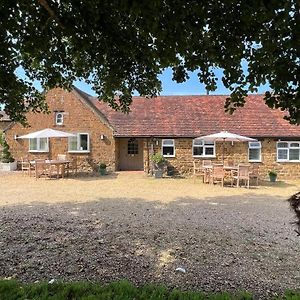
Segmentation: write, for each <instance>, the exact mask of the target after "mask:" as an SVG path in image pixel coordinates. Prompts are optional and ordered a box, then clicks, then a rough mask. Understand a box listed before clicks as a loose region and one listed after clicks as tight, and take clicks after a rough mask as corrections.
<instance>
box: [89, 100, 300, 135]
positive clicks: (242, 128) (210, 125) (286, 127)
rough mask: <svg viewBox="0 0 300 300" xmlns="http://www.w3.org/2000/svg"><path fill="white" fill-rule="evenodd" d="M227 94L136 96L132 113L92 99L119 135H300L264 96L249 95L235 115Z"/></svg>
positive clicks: (299, 130)
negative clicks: (228, 108)
mask: <svg viewBox="0 0 300 300" xmlns="http://www.w3.org/2000/svg"><path fill="white" fill-rule="evenodd" d="M226 97H227V96H213V95H209V96H160V97H156V98H152V99H146V98H143V97H133V102H132V104H131V107H130V108H131V112H130V113H129V114H123V113H121V112H116V111H114V110H113V109H111V108H110V107H109V106H108V105H107V104H106V103H103V102H99V101H98V100H97V99H96V98H94V97H88V100H89V101H91V103H92V104H93V105H94V106H95V107H96V108H97V109H98V110H99V111H101V112H102V113H103V114H104V115H105V116H106V117H107V119H108V121H109V122H110V124H111V125H112V127H113V128H114V135H115V136H116V137H128V136H136V137H145V136H156V137H198V136H201V135H207V134H211V133H215V132H219V131H221V130H226V131H229V132H233V133H236V134H241V135H246V136H250V137H291V138H295V137H298V138H299V137H300V127H299V126H296V125H291V124H289V122H288V121H286V120H284V119H283V116H284V114H285V113H284V112H282V111H280V110H273V109H270V108H269V107H268V106H267V105H266V104H265V103H264V100H263V96H262V95H249V96H248V97H247V101H246V104H245V106H244V107H243V108H238V109H237V110H236V112H235V113H234V114H233V115H229V114H228V113H225V111H224V101H225V99H226Z"/></svg>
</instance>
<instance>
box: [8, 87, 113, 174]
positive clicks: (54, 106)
mask: <svg viewBox="0 0 300 300" xmlns="http://www.w3.org/2000/svg"><path fill="white" fill-rule="evenodd" d="M46 102H47V104H48V106H49V111H50V113H49V114H41V113H35V114H34V113H29V114H28V115H27V119H28V123H29V125H30V127H28V128H24V127H23V126H22V125H20V124H15V125H14V126H12V127H11V128H10V129H9V130H7V132H6V134H5V135H6V139H7V141H8V143H9V145H10V150H11V153H12V155H13V157H14V158H15V159H16V160H21V158H22V157H28V158H29V159H37V158H51V159H55V158H57V154H67V158H68V159H72V158H75V157H76V158H77V165H78V171H83V172H90V171H98V167H99V164H100V163H106V164H107V166H108V169H110V170H112V171H114V170H115V168H116V164H115V162H116V157H115V139H114V137H113V130H112V128H111V127H110V125H109V124H108V123H107V122H105V119H103V121H102V120H101V116H100V117H99V115H98V113H97V112H96V111H93V108H92V107H90V106H89V105H88V104H87V103H85V101H84V100H82V99H81V98H80V96H79V95H78V94H77V93H76V92H75V91H71V92H68V91H65V90H62V89H59V88H57V89H52V90H50V91H49V92H48V93H47V95H46ZM55 111H62V112H63V114H64V122H63V125H55ZM45 128H53V129H57V130H61V131H66V132H72V133H88V134H89V139H90V152H89V153H71V152H68V139H67V138H50V139H49V152H47V153H38V152H29V140H27V139H15V138H14V137H15V136H16V135H17V136H21V135H24V134H27V133H30V132H34V131H38V130H42V129H45ZM101 135H102V136H103V139H101Z"/></svg>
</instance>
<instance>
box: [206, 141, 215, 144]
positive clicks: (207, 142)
mask: <svg viewBox="0 0 300 300" xmlns="http://www.w3.org/2000/svg"><path fill="white" fill-rule="evenodd" d="M204 144H205V145H214V144H215V142H212V141H204Z"/></svg>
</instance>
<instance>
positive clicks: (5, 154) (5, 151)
mask: <svg viewBox="0 0 300 300" xmlns="http://www.w3.org/2000/svg"><path fill="white" fill-rule="evenodd" d="M1 145H2V147H3V148H2V154H1V161H2V162H4V163H11V162H14V161H15V160H14V158H13V157H12V155H11V153H10V151H9V145H8V144H7V142H6V140H5V139H4V138H3V137H2V138H1Z"/></svg>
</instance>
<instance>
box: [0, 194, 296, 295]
mask: <svg viewBox="0 0 300 300" xmlns="http://www.w3.org/2000/svg"><path fill="white" fill-rule="evenodd" d="M284 200H285V199H283V198H280V197H270V196H257V195H251V194H249V195H243V196H230V197H209V198H206V199H205V200H201V201H199V200H198V199H196V198H190V197H184V198H178V199H176V201H173V202H170V203H167V204H162V203H161V202H156V201H152V202H150V201H145V200H144V199H140V198H134V199H127V198H114V199H103V198H99V200H98V201H94V202H86V203H73V204H70V203H63V204H55V205H50V204H48V205H45V204H42V203H40V204H32V205H19V206H10V207H9V206H7V207H3V208H1V211H0V222H1V228H0V277H1V278H3V277H13V278H16V279H20V280H21V281H30V282H34V281H36V280H49V279H51V278H55V279H61V280H68V281H69V280H90V281H101V282H110V281H115V280H119V279H124V278H127V279H129V280H131V281H133V282H134V283H136V284H144V283H146V282H156V283H157V282H159V283H165V284H167V286H169V287H180V288H181V289H193V290H196V289H201V290H204V291H225V290H227V291H236V290H248V291H250V292H253V293H254V295H256V296H257V297H268V296H269V295H271V294H273V293H275V292H279V293H280V292H282V291H283V290H284V289H287V288H290V289H295V288H297V287H298V284H299V278H300V273H299V268H298V266H299V264H300V257H299V255H298V252H299V251H298V249H299V239H298V238H297V237H296V235H295V234H294V232H293V227H292V225H291V224H290V222H291V221H292V217H293V215H292V213H291V212H290V211H289V208H288V203H287V202H285V201H284ZM178 267H181V268H184V269H185V271H186V273H183V272H178V271H176V268H178Z"/></svg>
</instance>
